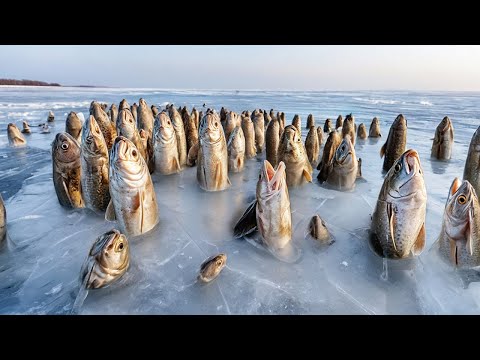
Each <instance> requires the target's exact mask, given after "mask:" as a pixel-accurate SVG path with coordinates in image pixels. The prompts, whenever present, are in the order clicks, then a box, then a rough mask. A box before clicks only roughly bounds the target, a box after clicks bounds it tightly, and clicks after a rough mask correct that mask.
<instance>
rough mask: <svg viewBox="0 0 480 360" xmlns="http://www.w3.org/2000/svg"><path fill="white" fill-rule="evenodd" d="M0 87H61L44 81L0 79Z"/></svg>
mask: <svg viewBox="0 0 480 360" xmlns="http://www.w3.org/2000/svg"><path fill="white" fill-rule="evenodd" d="M0 85H24V86H61V85H60V84H57V83H47V82H45V81H37V80H25V79H22V80H15V79H0Z"/></svg>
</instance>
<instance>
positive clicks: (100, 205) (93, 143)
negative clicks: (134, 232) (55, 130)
mask: <svg viewBox="0 0 480 360" xmlns="http://www.w3.org/2000/svg"><path fill="white" fill-rule="evenodd" d="M82 133H83V135H82V143H81V145H80V149H81V152H80V164H81V171H82V178H81V184H82V195H83V199H84V201H85V207H86V208H88V209H91V210H93V211H95V212H103V211H105V210H106V209H107V206H108V203H109V202H110V192H109V189H108V166H109V164H108V148H107V144H106V143H105V139H104V138H103V134H102V131H101V130H100V127H99V126H98V124H97V122H96V120H95V118H94V117H93V116H92V115H90V117H89V119H88V120H87V121H85V124H84V126H83V130H82Z"/></svg>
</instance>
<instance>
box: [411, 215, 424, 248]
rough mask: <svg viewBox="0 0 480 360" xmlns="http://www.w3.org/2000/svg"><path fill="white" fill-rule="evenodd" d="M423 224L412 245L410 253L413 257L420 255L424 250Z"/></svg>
mask: <svg viewBox="0 0 480 360" xmlns="http://www.w3.org/2000/svg"><path fill="white" fill-rule="evenodd" d="M425 238H426V234H425V223H423V225H422V227H421V228H420V232H419V233H418V236H417V240H416V241H415V243H414V244H413V247H412V253H413V255H414V256H417V255H420V254H421V253H422V251H423V249H424V248H425Z"/></svg>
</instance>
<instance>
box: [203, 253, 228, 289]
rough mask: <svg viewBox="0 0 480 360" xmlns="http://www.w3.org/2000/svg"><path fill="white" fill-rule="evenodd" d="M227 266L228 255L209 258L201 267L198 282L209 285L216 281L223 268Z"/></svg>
mask: <svg viewBox="0 0 480 360" xmlns="http://www.w3.org/2000/svg"><path fill="white" fill-rule="evenodd" d="M225 265H227V255H226V254H218V255H213V256H211V257H209V258H208V259H207V260H205V261H204V262H203V263H202V265H200V272H199V274H198V280H200V281H202V282H204V283H209V282H210V281H212V280H214V279H215V278H216V277H217V276H218V275H220V272H221V271H222V270H223V268H224V267H225Z"/></svg>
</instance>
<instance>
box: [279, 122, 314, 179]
mask: <svg viewBox="0 0 480 360" xmlns="http://www.w3.org/2000/svg"><path fill="white" fill-rule="evenodd" d="M278 161H283V162H284V163H285V166H286V168H287V170H286V173H287V185H288V186H299V185H302V184H304V183H306V182H312V173H313V168H312V165H310V162H309V161H308V158H307V152H306V150H305V146H304V145H303V142H302V139H301V136H300V132H299V131H298V129H297V128H296V127H295V126H293V125H288V126H286V127H285V130H284V131H283V134H282V138H281V139H280V145H279V147H278Z"/></svg>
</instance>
